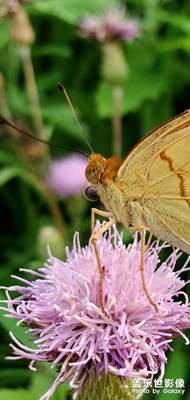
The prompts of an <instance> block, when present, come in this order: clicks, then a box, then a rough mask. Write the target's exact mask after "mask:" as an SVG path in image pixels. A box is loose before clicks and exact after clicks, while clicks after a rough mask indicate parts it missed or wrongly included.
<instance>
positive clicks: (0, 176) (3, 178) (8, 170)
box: [0, 166, 40, 190]
mask: <svg viewBox="0 0 190 400" xmlns="http://www.w3.org/2000/svg"><path fill="white" fill-rule="evenodd" d="M16 177H20V178H21V179H23V180H24V181H25V182H27V183H29V184H30V185H32V186H34V187H35V189H38V190H40V186H39V184H38V180H37V179H36V177H35V176H34V175H33V174H31V173H30V172H28V171H27V170H25V169H24V168H21V167H10V166H9V167H5V168H4V169H2V170H1V171H0V186H3V185H5V184H6V183H8V182H9V181H10V180H11V179H13V178H16Z"/></svg>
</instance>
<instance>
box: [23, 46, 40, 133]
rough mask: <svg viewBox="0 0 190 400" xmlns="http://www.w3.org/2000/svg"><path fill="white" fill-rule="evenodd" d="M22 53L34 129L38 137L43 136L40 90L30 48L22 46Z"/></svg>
mask: <svg viewBox="0 0 190 400" xmlns="http://www.w3.org/2000/svg"><path fill="white" fill-rule="evenodd" d="M20 52H21V57H22V62H23V69H24V74H25V81H26V86H27V91H28V96H29V99H30V103H31V113H32V117H33V121H34V128H35V130H36V133H37V134H38V136H41V133H42V130H43V122H42V116H41V111H40V104H39V99H38V89H37V86H36V79H35V73H34V68H33V64H32V58H31V50H30V46H20Z"/></svg>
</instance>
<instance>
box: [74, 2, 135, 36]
mask: <svg viewBox="0 0 190 400" xmlns="http://www.w3.org/2000/svg"><path fill="white" fill-rule="evenodd" d="M80 33H81V36H83V37H86V38H95V39H97V40H98V41H100V42H106V41H111V40H113V39H116V38H120V39H124V40H126V41H128V42H131V41H132V40H133V39H134V38H136V37H138V36H140V29H139V24H138V22H137V20H133V19H126V18H125V7H124V6H123V5H121V4H119V5H118V4H112V5H111V7H110V9H109V10H108V11H107V12H106V13H105V14H104V15H100V16H97V15H90V14H89V15H87V16H86V17H85V18H84V19H83V20H82V21H81V23H80Z"/></svg>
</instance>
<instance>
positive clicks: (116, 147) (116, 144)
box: [112, 86, 123, 158]
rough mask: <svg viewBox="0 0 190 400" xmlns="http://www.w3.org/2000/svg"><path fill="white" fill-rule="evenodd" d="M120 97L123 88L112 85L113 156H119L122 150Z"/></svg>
mask: <svg viewBox="0 0 190 400" xmlns="http://www.w3.org/2000/svg"><path fill="white" fill-rule="evenodd" d="M122 97H123V89H122V87H119V86H115V87H113V102H114V115H113V120H112V126H113V154H114V156H116V157H118V158H121V150H122V118H121V109H122Z"/></svg>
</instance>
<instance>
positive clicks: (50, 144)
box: [0, 115, 89, 158]
mask: <svg viewBox="0 0 190 400" xmlns="http://www.w3.org/2000/svg"><path fill="white" fill-rule="evenodd" d="M0 124H1V125H8V126H10V127H11V128H12V129H14V130H15V131H17V132H19V133H22V134H23V135H25V136H28V137H29V138H31V139H34V140H37V141H38V142H41V143H45V144H48V145H49V146H53V147H57V148H58V149H62V150H65V149H69V150H72V151H74V152H76V153H80V154H83V155H84V156H86V157H88V158H89V155H88V154H86V153H85V152H84V151H81V150H76V149H72V148H70V147H67V146H59V145H58V144H55V143H50V142H48V141H46V140H42V139H39V138H38V137H37V136H34V135H32V134H30V133H28V132H25V131H23V130H22V129H20V128H18V127H17V126H15V125H14V124H12V123H11V122H9V121H8V120H7V119H5V118H4V117H2V116H1V115H0Z"/></svg>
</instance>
